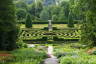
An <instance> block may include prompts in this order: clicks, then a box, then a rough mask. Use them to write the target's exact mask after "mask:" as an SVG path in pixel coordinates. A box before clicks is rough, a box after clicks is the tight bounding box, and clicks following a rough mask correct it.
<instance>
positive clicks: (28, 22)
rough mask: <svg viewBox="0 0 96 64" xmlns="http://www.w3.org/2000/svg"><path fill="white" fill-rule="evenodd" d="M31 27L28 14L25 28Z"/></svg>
mask: <svg viewBox="0 0 96 64" xmlns="http://www.w3.org/2000/svg"><path fill="white" fill-rule="evenodd" d="M31 27H32V20H31V16H30V15H29V14H28V15H27V19H26V28H31Z"/></svg>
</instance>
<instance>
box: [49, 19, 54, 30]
mask: <svg viewBox="0 0 96 64" xmlns="http://www.w3.org/2000/svg"><path fill="white" fill-rule="evenodd" d="M48 21H49V24H48V30H49V31H52V30H53V29H52V22H51V20H48Z"/></svg>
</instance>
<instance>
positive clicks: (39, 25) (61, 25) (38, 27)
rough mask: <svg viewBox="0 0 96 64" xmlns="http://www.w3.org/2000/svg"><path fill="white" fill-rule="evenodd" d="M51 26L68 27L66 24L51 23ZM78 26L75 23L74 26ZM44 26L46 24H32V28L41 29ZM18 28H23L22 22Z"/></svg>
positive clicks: (46, 25)
mask: <svg viewBox="0 0 96 64" xmlns="http://www.w3.org/2000/svg"><path fill="white" fill-rule="evenodd" d="M52 26H53V27H57V28H58V29H64V28H68V27H67V24H53V25H52ZM80 26H81V25H80ZM80 26H79V27H78V24H75V25H74V27H76V28H80ZM44 27H48V24H33V28H36V29H42V28H44ZM20 28H25V25H24V24H21V25H20Z"/></svg>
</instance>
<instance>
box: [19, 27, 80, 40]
mask: <svg viewBox="0 0 96 64" xmlns="http://www.w3.org/2000/svg"><path fill="white" fill-rule="evenodd" d="M80 33H81V30H79V29H75V30H74V29H73V30H70V29H68V30H53V31H51V32H49V31H47V30H33V29H31V30H22V31H21V33H20V36H19V38H21V39H22V40H32V41H49V40H53V41H66V40H72V41H74V40H76V41H77V40H79V39H80V38H81V37H80Z"/></svg>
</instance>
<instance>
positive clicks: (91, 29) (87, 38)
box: [80, 0, 96, 46]
mask: <svg viewBox="0 0 96 64" xmlns="http://www.w3.org/2000/svg"><path fill="white" fill-rule="evenodd" d="M80 2H81V3H80V4H81V6H82V7H83V6H87V10H85V11H84V12H85V18H84V20H83V25H82V35H81V41H82V42H83V43H87V44H90V45H92V46H96V14H95V13H96V0H80Z"/></svg>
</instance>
